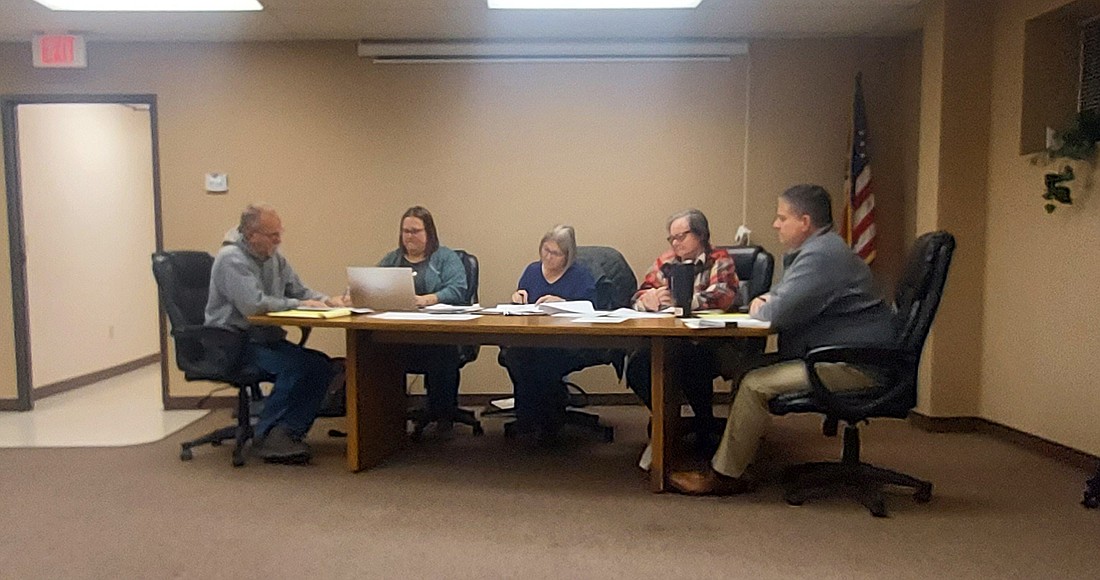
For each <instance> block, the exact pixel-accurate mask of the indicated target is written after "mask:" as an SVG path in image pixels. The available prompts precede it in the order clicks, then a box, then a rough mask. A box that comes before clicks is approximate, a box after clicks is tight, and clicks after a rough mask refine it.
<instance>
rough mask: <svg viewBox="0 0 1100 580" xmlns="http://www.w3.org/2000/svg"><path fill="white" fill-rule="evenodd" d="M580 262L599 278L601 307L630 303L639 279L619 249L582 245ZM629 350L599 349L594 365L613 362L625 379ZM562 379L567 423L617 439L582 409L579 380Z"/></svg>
mask: <svg viewBox="0 0 1100 580" xmlns="http://www.w3.org/2000/svg"><path fill="white" fill-rule="evenodd" d="M576 260H577V262H578V263H580V264H583V265H584V266H585V267H586V268H588V271H589V272H590V273H591V274H592V277H594V278H595V279H596V303H595V307H596V308H597V309H599V310H615V309H616V308H623V307H627V306H630V299H631V297H633V296H634V291H635V290H636V289H637V288H638V279H637V278H636V277H635V276H634V271H633V270H631V269H630V264H628V263H627V261H626V258H623V255H622V254H621V253H619V251H618V250H616V249H615V248H610V247H607V246H579V247H578V248H577V257H576ZM500 350H501V354H500V356H499V357H498V358H497V361H498V362H499V363H500V364H501V366H504V360H505V359H504V352H505V350H506V349H505V348H501V349H500ZM625 359H626V352H624V351H623V350H620V349H599V350H597V351H595V352H593V359H592V364H591V365H589V366H598V365H605V364H609V365H611V366H612V367H614V368H615V374H616V375H617V376H618V377H619V380H622V378H623V371H624V369H625V362H626V360H625ZM562 382H563V384H564V386H565V388H566V389H567V390H568V391H569V407H568V408H567V409H566V411H565V424H566V425H575V426H577V427H580V428H582V429H586V430H590V431H594V432H595V433H596V434H598V435H599V436H600V438H601V439H603V440H604V441H606V442H608V443H611V442H613V441H614V440H615V428H614V427H612V426H610V425H604V424H602V423H600V416H599V415H596V414H595V413H587V412H585V411H581V410H579V407H584V406H585V405H587V402H588V401H587V398H588V396H587V393H585V391H584V389H582V388H581V387H580V386H579V385H577V384H576V383H574V382H572V381H570V380H568V377H564V378H563V379H562ZM515 428H516V427H515V421H509V422H507V423H505V424H504V435H505V437H511V436H513V435H515Z"/></svg>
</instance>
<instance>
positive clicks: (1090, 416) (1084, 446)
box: [980, 0, 1100, 454]
mask: <svg viewBox="0 0 1100 580" xmlns="http://www.w3.org/2000/svg"><path fill="white" fill-rule="evenodd" d="M1002 4H1003V6H1002V7H1001V8H999V9H998V10H997V11H996V18H995V19H994V20H993V23H994V29H993V54H994V58H993V74H992V78H993V83H992V92H991V101H992V108H991V131H990V133H991V135H990V154H989V196H988V212H989V220H988V230H987V236H988V243H987V250H986V267H985V269H986V291H985V316H984V331H983V341H982V351H983V365H982V376H981V381H982V391H981V403H980V412H981V415H982V416H984V417H987V418H989V419H992V420H994V421H997V422H1000V423H1003V424H1006V425H1009V426H1011V427H1015V428H1017V429H1021V430H1023V431H1026V432H1028V433H1034V434H1036V435H1039V436H1041V437H1045V438H1048V439H1051V440H1053V441H1057V442H1059V443H1063V444H1065V445H1068V446H1070V447H1074V448H1077V449H1081V450H1084V451H1087V452H1089V453H1093V454H1100V429H1097V428H1096V426H1097V422H1098V421H1097V419H1098V417H1100V388H1097V385H1100V370H1098V368H1097V365H1096V351H1097V349H1096V346H1097V329H1098V328H1100V304H1098V303H1097V301H1096V299H1095V294H1096V292H1095V288H1097V287H1098V286H1100V260H1098V259H1097V254H1096V249H1097V248H1098V247H1100V226H1098V224H1100V198H1098V197H1097V193H1096V186H1095V183H1096V174H1095V172H1093V173H1092V175H1091V176H1090V175H1089V172H1088V170H1087V169H1086V170H1084V171H1083V172H1082V173H1083V175H1081V177H1079V178H1078V180H1077V182H1076V183H1077V184H1078V185H1085V184H1088V185H1087V186H1086V187H1085V188H1084V189H1080V188H1075V189H1074V196H1075V202H1076V205H1075V206H1074V207H1072V208H1062V209H1059V210H1057V212H1056V213H1055V214H1054V215H1050V216H1048V215H1046V213H1045V212H1044V211H1043V207H1042V206H1043V200H1042V199H1040V195H1041V194H1042V192H1043V187H1042V182H1043V173H1044V172H1045V168H1043V167H1041V166H1040V167H1036V166H1033V165H1032V164H1031V163H1030V160H1029V158H1028V157H1027V156H1021V155H1020V154H1019V143H1020V115H1021V110H1022V102H1021V94H1022V92H1023V79H1022V71H1023V69H1022V66H1021V63H1022V62H1023V45H1024V34H1023V31H1024V22H1025V20H1026V19H1028V18H1031V17H1034V16H1037V15H1039V14H1041V13H1043V12H1046V11H1047V10H1050V9H1053V8H1057V7H1059V6H1061V5H1063V4H1066V2H1064V1H1060V0H1013V1H1011V2H1003V3H1002ZM1079 169H1082V168H1080V167H1079Z"/></svg>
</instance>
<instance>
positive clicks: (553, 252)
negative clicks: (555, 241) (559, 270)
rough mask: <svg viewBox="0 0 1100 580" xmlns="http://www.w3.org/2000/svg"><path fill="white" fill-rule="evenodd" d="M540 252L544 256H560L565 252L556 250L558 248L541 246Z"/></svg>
mask: <svg viewBox="0 0 1100 580" xmlns="http://www.w3.org/2000/svg"><path fill="white" fill-rule="evenodd" d="M542 254H543V255H544V256H553V257H555V258H560V257H562V256H564V255H565V252H561V251H558V250H551V249H549V248H543V249H542Z"/></svg>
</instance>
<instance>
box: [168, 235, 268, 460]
mask: <svg viewBox="0 0 1100 580" xmlns="http://www.w3.org/2000/svg"><path fill="white" fill-rule="evenodd" d="M213 264H214V258H213V257H212V256H211V255H210V254H207V253H206V252H193V251H176V252H157V253H155V254H153V276H154V277H155V278H156V280H157V288H158V290H159V294H160V303H161V305H162V306H163V307H164V310H165V311H166V312H167V314H168V321H169V323H170V324H171V332H172V339H173V340H174V342H175V347H176V366H178V367H179V369H180V370H181V371H183V376H184V378H185V379H187V380H188V381H214V382H219V383H226V384H229V385H231V386H233V387H234V388H236V389H237V424H236V425H231V426H228V427H223V428H221V429H218V430H216V431H212V432H210V433H208V434H206V435H204V436H202V437H199V438H198V439H194V440H192V441H185V442H184V443H182V444H181V445H180V459H182V460H183V461H189V460H190V459H191V458H192V452H191V449H192V448H193V447H198V446H200V445H206V444H209V445H211V446H212V447H217V446H220V445H221V444H222V442H223V441H226V440H229V439H233V440H235V442H236V445H235V446H234V447H233V466H234V467H240V466H242V465H244V463H245V453H244V446H245V443H247V442H248V440H249V439H251V438H252V425H251V422H250V419H249V418H250V412H249V409H250V404H251V402H252V401H253V400H260V399H262V398H263V393H262V391H261V390H260V382H261V381H268V380H270V377H268V376H266V375H264V374H263V373H261V372H260V371H259V370H258V369H255V368H248V367H243V366H242V365H241V355H242V354H243V353H244V349H245V345H246V344H247V340H248V337H247V335H246V334H245V333H244V332H241V331H234V330H230V329H226V328H214V327H207V326H203V318H204V312H205V310H206V299H207V295H208V293H209V289H210V268H211V267H212V266H213Z"/></svg>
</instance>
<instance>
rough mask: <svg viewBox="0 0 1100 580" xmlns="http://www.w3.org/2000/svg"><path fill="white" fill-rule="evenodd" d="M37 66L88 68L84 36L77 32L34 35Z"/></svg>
mask: <svg viewBox="0 0 1100 580" xmlns="http://www.w3.org/2000/svg"><path fill="white" fill-rule="evenodd" d="M32 42H33V50H32V52H33V53H34V66H35V68H86V67H87V66H88V53H87V51H86V50H85V48H84V37H83V36H78V35H75V34H40V35H36V36H35V37H34V40H33V41H32Z"/></svg>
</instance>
